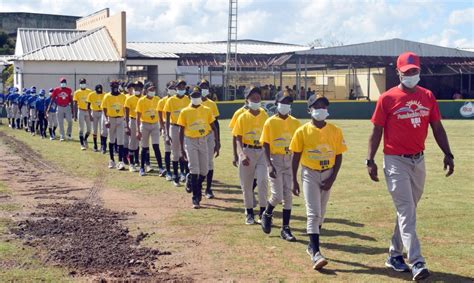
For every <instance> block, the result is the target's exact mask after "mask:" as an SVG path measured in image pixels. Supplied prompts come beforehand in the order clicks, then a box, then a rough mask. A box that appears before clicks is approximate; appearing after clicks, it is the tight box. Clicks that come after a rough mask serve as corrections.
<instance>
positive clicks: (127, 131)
mask: <svg viewBox="0 0 474 283" xmlns="http://www.w3.org/2000/svg"><path fill="white" fill-rule="evenodd" d="M125 134H127V136H130V127H126V128H125Z"/></svg>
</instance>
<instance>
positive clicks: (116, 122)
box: [101, 81, 125, 170]
mask: <svg viewBox="0 0 474 283" xmlns="http://www.w3.org/2000/svg"><path fill="white" fill-rule="evenodd" d="M124 104H125V95H124V94H123V93H121V92H120V91H119V83H118V82H117V81H112V82H111V83H110V93H107V94H106V95H105V96H104V99H103V101H102V105H101V107H102V109H103V115H104V117H105V127H106V128H107V129H108V134H109V139H110V140H109V155H110V162H109V168H110V169H113V168H115V159H114V148H115V140H117V144H118V161H119V163H118V165H117V169H118V170H124V169H125V165H124V163H123V158H124V156H123V142H124V140H123V133H124V124H125V122H124Z"/></svg>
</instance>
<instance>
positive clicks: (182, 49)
mask: <svg viewBox="0 0 474 283" xmlns="http://www.w3.org/2000/svg"><path fill="white" fill-rule="evenodd" d="M307 48H308V47H305V46H300V45H292V44H284V43H271V42H263V41H252V40H243V41H239V42H238V43H237V53H238V54H249V55H250V54H252V55H257V54H262V55H272V54H280V53H288V52H294V51H300V50H305V49H307ZM226 53H227V42H226V41H214V42H128V43H127V57H130V58H131V57H134V55H141V56H139V57H150V58H152V57H154V56H155V55H156V56H155V57H163V56H166V55H167V54H175V55H181V54H196V55H198V54H226ZM165 58H166V57H165Z"/></svg>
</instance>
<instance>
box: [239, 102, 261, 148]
mask: <svg viewBox="0 0 474 283" xmlns="http://www.w3.org/2000/svg"><path fill="white" fill-rule="evenodd" d="M267 119H268V115H267V112H265V110H263V109H260V112H259V113H258V115H257V116H254V115H253V114H252V113H250V111H245V112H244V113H242V114H241V115H240V116H239V118H238V119H237V122H236V123H235V126H234V129H233V130H232V135H233V136H234V137H237V136H242V142H243V143H244V144H246V145H251V146H262V144H261V143H260V136H261V135H262V130H263V125H264V124H265V121H266V120H267Z"/></svg>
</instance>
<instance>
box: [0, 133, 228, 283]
mask: <svg viewBox="0 0 474 283" xmlns="http://www.w3.org/2000/svg"><path fill="white" fill-rule="evenodd" d="M0 156H2V161H3V162H2V167H1V168H0V181H1V182H2V183H4V184H6V185H7V187H8V188H11V189H12V191H13V194H12V195H11V196H0V203H18V204H21V205H22V210H21V212H19V213H16V214H14V215H0V216H3V217H12V218H13V221H15V222H18V221H24V220H27V219H28V220H31V219H32V216H31V214H32V213H33V212H34V213H38V205H40V206H44V205H45V204H46V205H51V204H55V203H59V204H60V205H62V204H65V205H66V207H67V206H73V205H75V204H77V203H86V204H89V205H92V206H94V205H97V207H104V208H107V209H110V210H112V211H116V212H126V213H128V214H129V215H130V214H131V213H133V215H131V216H129V217H128V220H126V222H125V224H126V226H127V227H129V228H130V231H131V232H132V234H133V233H134V232H136V233H135V235H137V234H139V233H140V231H141V232H143V233H148V234H151V235H158V236H157V237H151V240H150V241H146V240H145V241H144V243H145V245H146V246H150V247H151V248H159V249H160V250H165V251H170V252H171V254H170V255H164V256H160V257H159V258H158V261H157V263H156V266H157V268H158V269H159V270H160V275H163V274H167V275H166V276H164V277H159V278H160V279H161V280H177V281H182V280H189V279H191V280H195V281H206V280H209V279H214V280H215V279H216V278H219V277H221V276H222V275H220V274H219V273H220V272H218V270H219V268H220V267H219V266H215V265H213V264H215V263H213V262H212V259H211V258H210V257H211V255H210V254H211V252H212V251H215V250H216V249H219V248H221V247H217V246H216V244H215V243H214V242H213V241H212V237H211V235H212V234H213V233H214V232H216V229H219V228H218V227H213V228H210V227H203V228H201V229H200V232H199V233H189V231H188V232H185V231H182V230H181V229H180V227H179V225H167V223H170V222H172V221H173V219H174V217H175V214H176V212H177V211H179V210H182V209H189V200H188V198H187V197H186V198H183V197H182V195H179V194H169V195H167V196H166V198H164V197H158V196H150V195H144V194H143V193H141V192H140V191H134V192H126V191H123V190H118V189H114V188H105V187H104V186H103V178H102V176H104V175H105V174H106V170H107V169H102V168H100V169H98V170H101V171H100V172H99V174H97V177H96V178H95V179H89V180H88V179H83V178H77V177H74V176H70V175H69V174H66V173H65V172H64V171H63V170H61V169H60V168H57V167H56V166H55V165H54V164H50V163H49V162H47V161H45V160H44V159H43V158H42V157H41V156H40V155H39V154H38V153H36V152H35V151H33V150H32V149H31V148H30V147H28V146H27V145H26V144H24V143H22V142H21V141H19V140H17V139H15V138H13V137H11V136H8V135H6V134H5V133H3V132H0ZM213 204H215V205H221V206H225V204H224V201H223V200H216V201H215V202H213ZM55 205H57V204H55ZM0 213H1V212H0ZM33 215H35V214H33ZM196 247H198V248H199V252H198V251H197V249H196ZM216 269H217V270H216ZM106 273H107V272H105V271H104V274H106ZM155 275H156V274H155ZM90 278H97V276H92V277H90ZM156 278H158V277H156ZM150 279H152V278H150ZM220 279H224V278H220Z"/></svg>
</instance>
